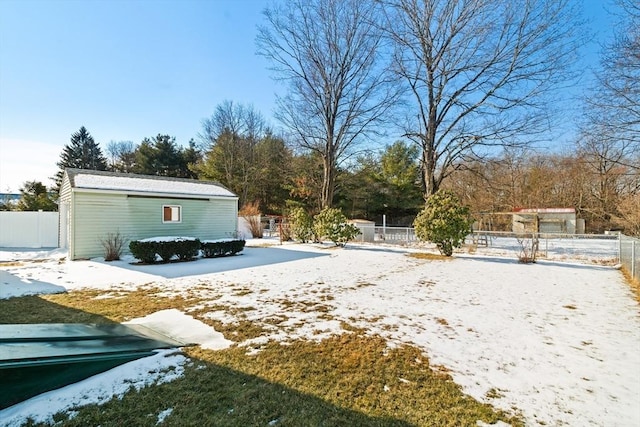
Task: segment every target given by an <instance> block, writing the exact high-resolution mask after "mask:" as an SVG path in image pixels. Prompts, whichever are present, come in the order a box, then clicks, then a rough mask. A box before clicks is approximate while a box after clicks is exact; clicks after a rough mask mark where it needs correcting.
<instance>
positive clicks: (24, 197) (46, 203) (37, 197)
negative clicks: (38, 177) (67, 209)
mask: <svg viewBox="0 0 640 427" xmlns="http://www.w3.org/2000/svg"><path fill="white" fill-rule="evenodd" d="M17 209H18V210H19V211H37V210H43V211H55V210H58V205H56V202H55V201H54V200H53V198H52V197H51V194H50V193H49V191H47V187H46V186H45V185H44V184H42V183H41V182H40V181H27V182H25V183H24V184H23V186H22V188H21V189H20V201H19V202H18V206H17Z"/></svg>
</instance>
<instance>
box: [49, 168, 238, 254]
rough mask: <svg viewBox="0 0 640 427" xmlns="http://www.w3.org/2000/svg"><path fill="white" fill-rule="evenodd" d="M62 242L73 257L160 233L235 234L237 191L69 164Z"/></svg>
mask: <svg viewBox="0 0 640 427" xmlns="http://www.w3.org/2000/svg"><path fill="white" fill-rule="evenodd" d="M59 211H60V247H63V248H68V249H69V259H71V260H75V259H83V258H93V257H99V256H102V255H104V248H103V245H102V243H103V241H105V239H106V238H107V236H109V235H114V234H119V235H120V236H122V237H123V238H124V240H125V241H126V244H125V248H124V250H125V251H128V248H129V247H128V242H129V241H131V240H139V239H144V238H148V237H155V236H190V237H197V238H199V239H200V240H213V239H220V238H228V237H234V236H235V234H236V232H237V227H238V197H237V196H236V195H235V194H233V193H232V192H231V191H229V190H228V189H226V188H224V187H223V186H222V185H220V184H218V183H215V182H210V181H197V180H192V179H182V178H171V177H161V176H151V175H136V174H126V173H117V172H104V171H94V170H88V169H67V170H66V171H65V173H64V176H63V179H62V185H61V187H60V198H59Z"/></svg>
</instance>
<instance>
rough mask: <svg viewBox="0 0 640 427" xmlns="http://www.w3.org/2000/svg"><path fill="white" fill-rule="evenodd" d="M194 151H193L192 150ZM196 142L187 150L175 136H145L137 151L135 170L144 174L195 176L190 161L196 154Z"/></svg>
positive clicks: (180, 176) (179, 176)
mask: <svg viewBox="0 0 640 427" xmlns="http://www.w3.org/2000/svg"><path fill="white" fill-rule="evenodd" d="M192 151H193V152H192ZM195 153H196V151H195V144H193V146H192V147H190V148H189V149H187V150H182V149H181V148H180V147H178V146H177V145H176V139H175V137H172V136H169V135H162V134H158V135H157V136H156V137H154V138H145V139H144V140H143V141H142V143H141V144H140V145H139V146H138V148H137V149H136V153H135V167H134V172H135V173H140V174H144V175H158V176H172V177H178V178H193V172H192V171H190V170H189V167H188V162H190V161H191V159H192V158H193V157H194V156H195V155H196V154H195Z"/></svg>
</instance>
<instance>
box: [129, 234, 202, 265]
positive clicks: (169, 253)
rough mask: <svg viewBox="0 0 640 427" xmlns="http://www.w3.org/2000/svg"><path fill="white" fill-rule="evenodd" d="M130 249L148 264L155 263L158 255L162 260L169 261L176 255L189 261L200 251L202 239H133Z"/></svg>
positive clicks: (135, 255)
mask: <svg viewBox="0 0 640 427" xmlns="http://www.w3.org/2000/svg"><path fill="white" fill-rule="evenodd" d="M129 250H130V251H131V254H132V255H133V256H134V257H136V258H138V259H139V260H140V261H142V262H143V263H146V264H153V263H155V262H156V255H157V256H159V257H160V259H161V260H162V262H169V261H170V260H171V258H173V257H174V256H177V257H178V259H179V260H181V261H188V260H190V259H192V258H194V257H196V256H198V254H199V253H200V240H198V239H193V238H190V237H189V238H187V237H176V238H166V237H163V238H150V239H144V240H132V241H131V243H129Z"/></svg>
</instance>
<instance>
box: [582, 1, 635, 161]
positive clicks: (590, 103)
mask: <svg viewBox="0 0 640 427" xmlns="http://www.w3.org/2000/svg"><path fill="white" fill-rule="evenodd" d="M617 3H618V5H619V6H620V10H621V11H622V15H621V16H620V19H619V21H620V22H619V23H618V25H617V26H616V27H615V28H616V31H615V34H614V38H613V41H612V42H610V43H609V44H607V45H605V46H603V50H602V54H601V68H600V69H599V70H598V71H597V73H596V77H597V79H596V86H595V87H594V88H592V90H591V92H590V93H589V95H588V97H587V99H586V107H585V115H584V119H583V121H582V123H581V125H580V128H581V130H582V135H581V136H580V138H581V139H585V138H587V139H593V138H595V139H596V140H597V141H598V143H599V144H601V145H602V147H599V148H597V147H595V146H593V142H591V143H590V144H591V145H592V146H593V148H596V150H593V151H592V152H593V153H594V154H596V153H599V155H609V154H611V156H610V157H608V158H606V159H603V160H604V161H607V162H615V163H619V164H620V165H623V166H627V167H631V168H632V169H635V170H636V171H640V163H638V161H637V160H640V159H637V158H636V159H633V153H637V152H638V150H640V3H638V2H637V1H635V0H618V2H617ZM634 160H635V161H634Z"/></svg>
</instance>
